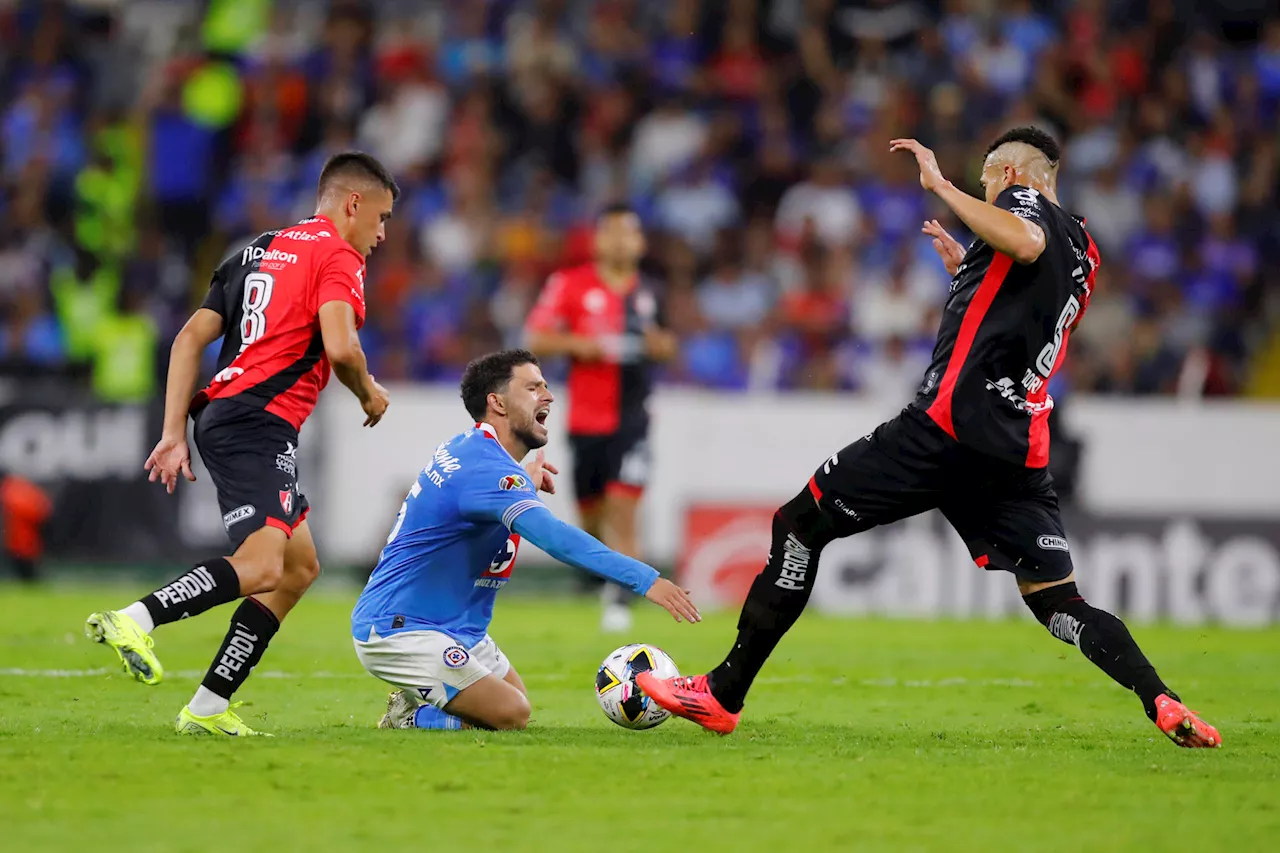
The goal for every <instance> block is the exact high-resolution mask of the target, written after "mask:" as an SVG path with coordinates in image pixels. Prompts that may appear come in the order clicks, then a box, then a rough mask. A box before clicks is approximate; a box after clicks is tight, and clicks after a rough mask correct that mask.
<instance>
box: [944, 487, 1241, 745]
mask: <svg viewBox="0 0 1280 853" xmlns="http://www.w3.org/2000/svg"><path fill="white" fill-rule="evenodd" d="M1017 477H1018V479H1019V480H1021V481H1022V482H1021V484H1020V485H1019V486H1017V487H1016V488H1015V489H1014V490H1013V493H1012V494H1009V492H1008V490H1007V488H1006V485H1005V484H1004V483H1001V482H999V479H1000V478H999V477H997V479H996V481H995V482H993V483H989V484H987V488H984V489H980V491H981V492H983V493H985V495H986V497H984V498H981V499H978V500H976V501H975V500H974V497H973V496H972V495H970V496H968V497H966V498H964V499H962V500H960V501H955V502H948V504H947V505H946V506H944V507H943V514H944V515H945V516H946V517H947V519H948V521H950V522H951V524H952V526H953V527H955V528H956V531H957V532H958V533H959V534H960V536H961V538H963V539H964V540H965V544H966V545H967V546H968V547H969V551H970V553H971V554H972V555H973V557H974V561H975V562H976V563H977V564H978V565H979V566H982V567H983V568H986V569H991V570H1004V571H1008V572H1010V573H1012V574H1013V575H1014V576H1015V578H1016V579H1017V582H1018V591H1019V592H1020V593H1022V600H1023V601H1024V602H1026V605H1027V607H1028V608H1029V609H1030V610H1031V612H1032V613H1033V614H1034V615H1035V617H1036V619H1038V620H1039V621H1040V623H1041V624H1042V625H1044V626H1045V628H1047V629H1048V630H1049V633H1051V634H1052V635H1053V636H1055V637H1057V638H1058V639H1059V640H1061V641H1062V642H1064V643H1067V644H1068V645H1073V646H1075V647H1077V648H1078V649H1079V650H1080V652H1081V653H1082V654H1083V655H1084V656H1085V658H1087V659H1088V660H1089V661H1090V662H1091V663H1092V664H1094V665H1095V666H1097V667H1098V668H1099V669H1101V670H1102V671H1103V672H1105V673H1106V674H1107V675H1109V676H1110V677H1111V678H1112V679H1113V680H1114V681H1115V682H1116V683H1118V684H1120V685H1121V686H1122V687H1124V688H1125V689H1127V690H1131V691H1133V692H1134V693H1135V694H1137V696H1138V698H1139V699H1140V700H1141V701H1142V707H1143V710H1144V711H1146V714H1147V716H1148V717H1149V718H1150V719H1151V721H1152V722H1153V723H1155V724H1156V725H1157V726H1158V727H1159V728H1160V730H1161V731H1162V732H1164V733H1165V734H1166V735H1168V736H1169V738H1170V739H1172V740H1173V742H1174V743H1176V744H1178V745H1179V746H1188V747H1200V746H1221V745H1222V739H1221V737H1220V736H1219V735H1218V732H1217V730H1216V729H1215V728H1213V727H1212V726H1210V725H1208V724H1207V723H1205V722H1204V721H1202V720H1200V719H1199V718H1198V717H1197V716H1196V715H1195V714H1194V713H1193V712H1191V711H1190V710H1188V709H1187V707H1186V706H1185V705H1183V704H1182V702H1181V700H1180V699H1179V698H1178V695H1177V694H1176V693H1174V692H1173V691H1172V690H1170V689H1169V687H1168V686H1167V685H1166V684H1165V683H1164V681H1163V680H1161V678H1160V676H1159V674H1157V673H1156V669H1155V667H1154V666H1152V665H1151V662H1150V661H1148V660H1147V657H1146V655H1144V654H1143V653H1142V649H1140V648H1139V647H1138V644H1137V642H1136V641H1135V640H1134V639H1133V635H1132V634H1130V633H1129V629H1128V628H1127V627H1126V626H1125V624H1124V622H1122V621H1121V620H1120V619H1119V618H1118V617H1116V616H1115V615H1114V614H1111V613H1108V612H1107V611H1105V610H1100V609H1099V608H1097V607H1094V606H1093V605H1091V604H1089V602H1087V601H1086V600H1085V599H1084V596H1082V595H1081V594H1080V591H1079V589H1078V588H1077V587H1076V582H1075V572H1074V569H1073V566H1072V562H1071V554H1070V552H1069V550H1068V549H1069V545H1068V542H1067V537H1066V533H1065V531H1064V528H1063V524H1062V517H1061V514H1060V513H1059V511H1058V501H1057V497H1056V496H1055V495H1054V493H1053V488H1052V485H1051V482H1052V481H1051V480H1050V479H1049V477H1048V475H1047V473H1044V472H1019V474H1018V475H1017Z"/></svg>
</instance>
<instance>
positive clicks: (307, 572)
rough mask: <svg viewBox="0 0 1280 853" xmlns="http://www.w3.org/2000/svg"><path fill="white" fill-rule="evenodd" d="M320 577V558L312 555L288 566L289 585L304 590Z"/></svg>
mask: <svg viewBox="0 0 1280 853" xmlns="http://www.w3.org/2000/svg"><path fill="white" fill-rule="evenodd" d="M318 577H320V560H319V558H318V557H314V556H313V557H312V558H311V559H309V560H302V561H299V562H296V563H293V564H292V565H290V566H289V584H288V585H289V586H291V587H297V588H299V589H302V590H305V589H307V588H309V587H310V586H311V585H312V584H313V583H315V582H316V578H318Z"/></svg>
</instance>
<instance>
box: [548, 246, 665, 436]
mask: <svg viewBox="0 0 1280 853" xmlns="http://www.w3.org/2000/svg"><path fill="white" fill-rule="evenodd" d="M658 313H659V305H658V299H657V297H656V296H655V295H654V292H653V291H652V290H650V289H649V288H648V287H647V286H646V285H645V284H644V282H643V281H641V280H640V278H639V277H638V276H637V277H636V279H635V281H634V283H633V284H632V286H631V288H630V289H629V290H628V291H627V292H625V293H620V292H618V291H616V290H614V289H613V288H611V287H610V286H609V285H608V284H606V283H605V281H604V280H603V279H602V278H600V274H599V273H598V272H597V271H596V267H595V265H594V264H583V265H582V266H578V267H572V268H570V269H565V270H561V271H559V272H557V273H554V274H552V276H551V277H550V278H548V279H547V284H546V286H545V287H544V288H543V289H542V294H541V295H540V296H539V297H538V303H537V305H535V306H534V308H533V310H532V311H531V312H530V314H529V319H528V321H527V323H526V328H527V330H528V331H531V332H550V331H560V332H570V333H572V334H575V335H582V336H585V337H592V338H596V339H597V340H599V341H600V342H601V343H602V344H604V348H605V352H606V353H607V355H606V360H604V361H593V362H579V361H574V362H573V363H572V364H571V365H570V368H569V432H570V433H571V434H573V435H608V434H611V433H615V432H617V431H618V430H619V429H620V428H621V427H622V426H623V425H624V424H626V425H627V427H628V428H631V429H638V430H644V429H647V428H648V410H647V408H646V404H647V401H648V399H649V393H650V391H651V389H652V386H653V378H652V374H653V363H652V362H651V361H650V360H649V358H648V357H647V356H646V355H645V343H644V334H645V331H646V330H649V329H653V328H655V327H656V326H657V323H658Z"/></svg>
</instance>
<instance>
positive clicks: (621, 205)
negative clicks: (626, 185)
mask: <svg viewBox="0 0 1280 853" xmlns="http://www.w3.org/2000/svg"><path fill="white" fill-rule="evenodd" d="M635 212H636V209H635V208H634V207H632V206H631V205H629V204H627V203H626V202H625V201H615V202H613V203H612V204H606V205H605V206H604V207H602V208H601V209H600V212H599V213H597V214H596V224H597V225H598V224H599V223H600V221H601V220H603V219H604V218H605V217H606V216H621V215H622V214H624V213H631V214H635Z"/></svg>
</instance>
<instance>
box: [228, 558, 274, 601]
mask: <svg viewBox="0 0 1280 853" xmlns="http://www.w3.org/2000/svg"><path fill="white" fill-rule="evenodd" d="M236 574H238V575H240V594H241V595H254V594H256V593H260V592H272V591H274V590H276V589H279V588H280V585H281V583H282V582H283V581H284V562H283V561H282V560H261V559H259V560H237V561H236Z"/></svg>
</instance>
